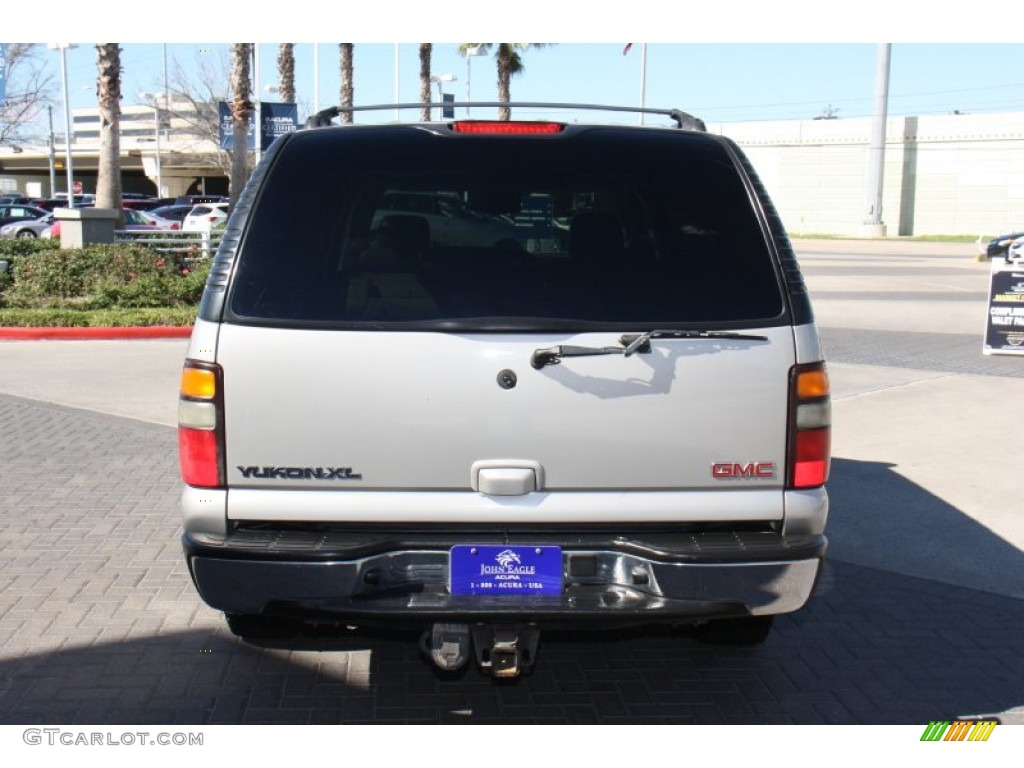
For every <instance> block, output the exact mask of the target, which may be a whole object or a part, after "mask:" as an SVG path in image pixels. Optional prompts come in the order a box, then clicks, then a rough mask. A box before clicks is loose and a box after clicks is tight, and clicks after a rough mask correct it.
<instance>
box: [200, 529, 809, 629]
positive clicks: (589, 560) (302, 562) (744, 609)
mask: <svg viewBox="0 0 1024 768" xmlns="http://www.w3.org/2000/svg"><path fill="white" fill-rule="evenodd" d="M463 543H472V544H489V543H500V544H503V545H508V546H516V545H517V544H522V545H526V544H529V545H557V546H560V547H562V570H563V577H564V588H563V590H562V593H561V594H560V595H557V596H550V597H548V596H544V597H540V596H521V595H514V596H512V595H507V596H506V595H500V596H488V595H468V596H466V595H452V594H450V593H449V590H448V557H449V549H450V547H451V546H453V545H454V544H463ZM826 544H827V543H826V540H825V537H824V536H800V537H785V536H782V535H780V534H777V533H774V532H770V531H757V532H745V533H737V532H715V533H702V534H692V533H685V534H678V533H676V534H673V533H664V532H661V533H657V534H651V533H647V532H640V533H637V534H614V535H611V534H602V533H594V534H582V535H581V534H574V535H568V534H551V533H546V534H542V533H537V532H534V533H518V534H510V533H509V532H508V531H504V532H501V533H487V532H482V533H473V534H459V535H451V534H442V533H423V534H418V535H409V534H408V533H402V534H400V535H395V534H384V533H380V532H369V533H367V532H357V533H345V534H340V533H332V534H323V533H314V532H295V531H287V532H284V531H250V532H247V533H236V534H232V535H229V536H211V535H205V534H186V536H185V538H184V546H185V553H186V557H187V559H188V563H189V569H190V571H191V573H192V577H193V580H194V581H195V584H196V587H197V589H198V590H199V593H200V595H201V596H202V598H203V600H204V601H205V602H206V603H207V604H209V605H210V606H211V607H213V608H216V609H218V610H221V611H224V612H225V613H233V614H261V613H266V614H270V615H282V616H292V617H296V618H304V619H310V620H321V621H351V622H354V623H392V624H402V623H420V622H422V623H427V622H433V621H447V620H459V621H513V620H515V621H530V622H537V623H539V624H544V625H547V626H578V625H593V624H620V625H629V624H637V623H648V622H651V623H657V622H664V623H685V622H692V621H699V620H701V619H706V618H716V617H728V616H742V615H748V614H755V615H757V614H764V615H767V614H777V613H788V612H791V611H795V610H797V609H799V608H800V607H802V606H803V605H804V603H805V602H806V601H807V599H808V598H809V597H810V595H811V592H812V591H813V589H814V584H815V581H816V579H817V576H818V571H819V568H820V564H821V560H822V558H823V556H824V553H825V549H826Z"/></svg>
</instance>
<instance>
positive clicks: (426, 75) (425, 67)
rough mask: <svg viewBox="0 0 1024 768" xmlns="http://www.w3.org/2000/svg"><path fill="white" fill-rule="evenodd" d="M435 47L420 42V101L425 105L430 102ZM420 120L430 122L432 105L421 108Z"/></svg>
mask: <svg viewBox="0 0 1024 768" xmlns="http://www.w3.org/2000/svg"><path fill="white" fill-rule="evenodd" d="M433 48H434V45H433V43H420V103H421V104H424V105H427V104H429V103H430V54H431V52H432V50H433ZM420 120H422V121H423V122H425V123H428V122H430V107H428V106H424V107H423V108H422V109H420Z"/></svg>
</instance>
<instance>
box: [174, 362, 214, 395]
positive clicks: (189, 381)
mask: <svg viewBox="0 0 1024 768" xmlns="http://www.w3.org/2000/svg"><path fill="white" fill-rule="evenodd" d="M181 395H182V397H195V398H200V399H203V400H212V399H213V398H214V397H216V395H217V377H216V375H215V374H214V372H213V371H206V370H203V369H201V368H185V369H184V370H183V371H182V372H181Z"/></svg>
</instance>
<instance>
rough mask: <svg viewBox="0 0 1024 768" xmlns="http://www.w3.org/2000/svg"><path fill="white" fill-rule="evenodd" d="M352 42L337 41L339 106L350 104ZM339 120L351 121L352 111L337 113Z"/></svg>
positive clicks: (351, 95) (351, 91)
mask: <svg viewBox="0 0 1024 768" xmlns="http://www.w3.org/2000/svg"><path fill="white" fill-rule="evenodd" d="M352 48H353V46H352V43H338V58H339V60H340V64H341V106H343V107H351V106H352V97H353V89H352ZM339 118H340V119H341V122H343V123H351V122H352V112H350V111H349V110H345V111H344V112H342V113H341V114H340V115H339Z"/></svg>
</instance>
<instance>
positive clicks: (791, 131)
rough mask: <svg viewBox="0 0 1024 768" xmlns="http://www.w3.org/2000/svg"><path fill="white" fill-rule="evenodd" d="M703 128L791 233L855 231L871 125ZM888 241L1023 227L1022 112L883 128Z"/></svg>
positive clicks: (863, 209) (900, 121)
mask: <svg viewBox="0 0 1024 768" xmlns="http://www.w3.org/2000/svg"><path fill="white" fill-rule="evenodd" d="M709 130H711V131H713V132H715V133H722V134H724V135H726V136H729V137H731V138H732V139H734V140H735V141H736V142H737V143H738V144H739V145H740V146H741V147H742V148H743V150H744V151H745V152H746V153H747V155H748V156H749V157H750V159H751V162H753V164H754V167H755V168H756V169H757V171H758V174H759V175H760V176H761V178H762V180H763V181H764V183H765V186H766V187H767V188H768V191H769V192H770V193H771V195H772V199H773V200H774V201H775V205H776V207H777V208H778V209H779V212H780V213H781V215H782V218H783V221H785V223H786V226H787V228H788V229H789V230H790V232H792V233H794V234H810V233H820V234H845V235H857V234H860V232H861V227H862V224H863V222H864V219H865V218H866V216H867V210H868V198H869V194H868V190H867V164H868V144H869V137H870V131H871V119H870V118H856V119H841V120H811V121H789V122H757V123H731V124H721V125H712V126H709ZM882 219H883V221H884V222H885V224H886V226H887V229H888V234H889V235H890V236H893V235H934V234H948V235H952V234H968V235H978V234H989V235H994V234H998V233H1000V232H1004V231H1010V230H1013V229H1019V228H1022V227H1024V113H1003V114H993V115H943V116H930V117H920V118H913V117H911V118H905V117H894V118H890V119H889V120H888V124H887V130H886V147H885V171H884V193H883V201H882Z"/></svg>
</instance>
